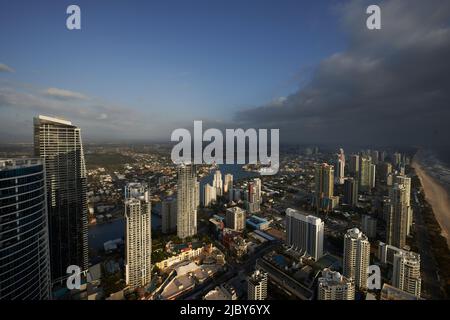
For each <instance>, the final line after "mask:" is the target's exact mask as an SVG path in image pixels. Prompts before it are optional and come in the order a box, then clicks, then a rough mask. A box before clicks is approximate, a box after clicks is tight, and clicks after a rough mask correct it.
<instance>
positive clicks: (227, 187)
mask: <svg viewBox="0 0 450 320" xmlns="http://www.w3.org/2000/svg"><path fill="white" fill-rule="evenodd" d="M232 190H233V175H232V174H229V173H227V174H226V175H225V180H224V183H223V192H224V193H228V192H232Z"/></svg>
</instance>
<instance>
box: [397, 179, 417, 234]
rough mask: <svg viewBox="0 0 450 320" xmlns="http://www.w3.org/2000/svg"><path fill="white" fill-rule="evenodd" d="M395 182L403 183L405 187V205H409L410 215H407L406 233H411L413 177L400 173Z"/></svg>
mask: <svg viewBox="0 0 450 320" xmlns="http://www.w3.org/2000/svg"><path fill="white" fill-rule="evenodd" d="M395 182H396V183H398V184H402V185H403V187H404V188H405V199H404V202H405V205H406V206H407V207H408V209H407V211H408V216H407V226H406V235H409V234H410V233H411V227H412V223H413V211H412V208H411V178H409V177H407V176H405V175H400V176H396V177H395Z"/></svg>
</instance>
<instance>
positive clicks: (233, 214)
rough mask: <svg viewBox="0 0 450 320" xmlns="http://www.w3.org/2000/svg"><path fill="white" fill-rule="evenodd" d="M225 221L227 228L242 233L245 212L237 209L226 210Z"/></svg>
mask: <svg viewBox="0 0 450 320" xmlns="http://www.w3.org/2000/svg"><path fill="white" fill-rule="evenodd" d="M225 221H226V226H227V228H230V229H233V230H236V231H242V230H244V229H245V211H244V210H243V209H242V208H239V207H232V208H228V209H227V211H226V215H225Z"/></svg>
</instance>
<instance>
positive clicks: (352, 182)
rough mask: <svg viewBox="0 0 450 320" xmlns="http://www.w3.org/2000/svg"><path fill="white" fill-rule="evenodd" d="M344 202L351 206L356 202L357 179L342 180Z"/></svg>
mask: <svg viewBox="0 0 450 320" xmlns="http://www.w3.org/2000/svg"><path fill="white" fill-rule="evenodd" d="M344 203H345V204H347V205H349V206H352V207H355V206H356V205H357V204H358V180H356V179H355V178H345V180H344Z"/></svg>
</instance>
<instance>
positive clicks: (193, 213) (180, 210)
mask: <svg viewBox="0 0 450 320" xmlns="http://www.w3.org/2000/svg"><path fill="white" fill-rule="evenodd" d="M177 174H178V182H177V235H178V237H179V238H181V239H185V238H187V237H192V236H194V235H196V234H197V201H196V199H195V195H196V191H195V189H196V183H197V177H196V167H195V165H192V164H180V165H178V167H177Z"/></svg>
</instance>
